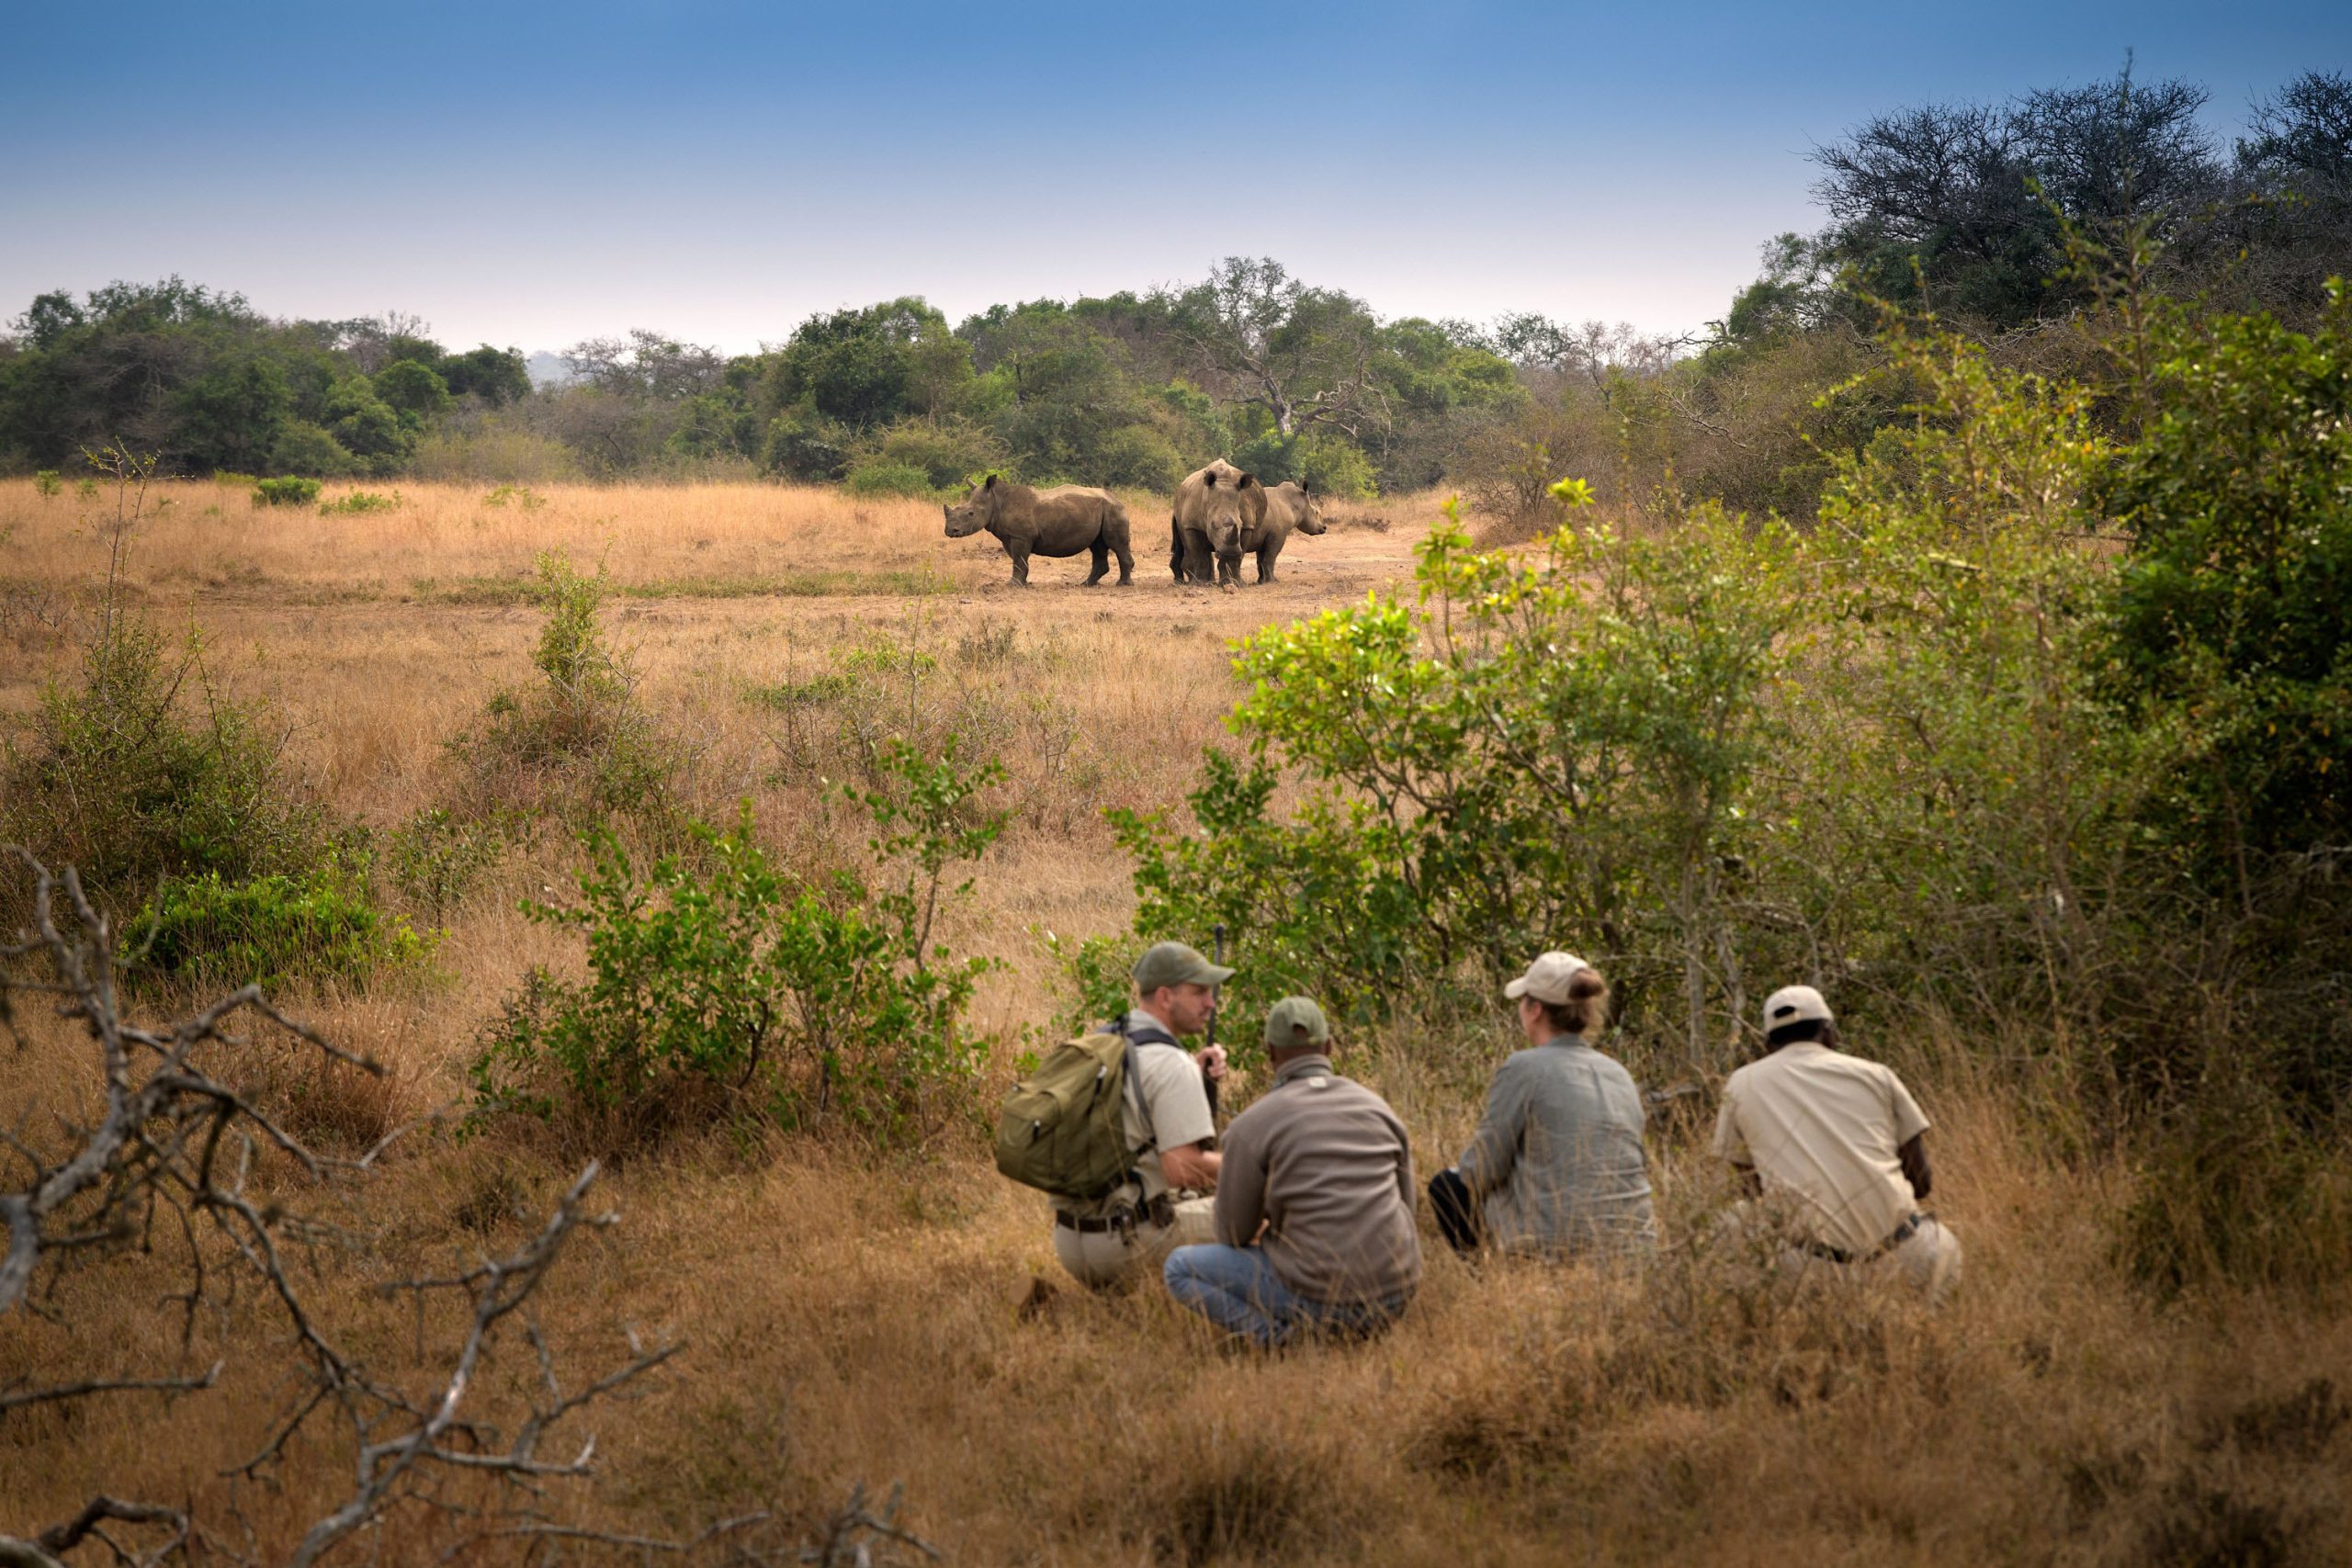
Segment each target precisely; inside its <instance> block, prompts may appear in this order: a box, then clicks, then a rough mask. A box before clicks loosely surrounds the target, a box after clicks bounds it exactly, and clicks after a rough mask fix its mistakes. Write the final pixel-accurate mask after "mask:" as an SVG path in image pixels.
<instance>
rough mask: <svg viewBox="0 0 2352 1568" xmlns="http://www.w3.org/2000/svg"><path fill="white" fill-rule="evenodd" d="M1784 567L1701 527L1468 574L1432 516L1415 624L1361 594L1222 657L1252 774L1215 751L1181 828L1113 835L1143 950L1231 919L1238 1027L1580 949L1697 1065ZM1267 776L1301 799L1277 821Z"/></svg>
mask: <svg viewBox="0 0 2352 1568" xmlns="http://www.w3.org/2000/svg"><path fill="white" fill-rule="evenodd" d="M1795 551H1796V543H1795V541H1794V540H1793V538H1792V536H1790V535H1789V534H1787V533H1786V532H1785V531H1783V530H1780V529H1778V528H1762V529H1756V528H1751V527H1749V526H1747V525H1745V524H1744V523H1742V522H1741V521H1740V520H1738V519H1735V518H1728V517H1724V516H1722V515H1721V514H1719V513H1713V512H1707V513H1700V514H1698V515H1695V516H1694V517H1692V518H1691V521H1690V522H1689V524H1688V525H1687V526H1685V527H1684V528H1683V529H1681V530H1679V531H1678V532H1677V533H1676V534H1675V535H1673V536H1670V537H1662V538H1657V539H1634V538H1627V537H1623V536H1618V535H1615V534H1613V533H1611V532H1609V531H1608V530H1605V529H1593V530H1590V531H1588V532H1586V533H1583V534H1578V533H1577V532H1574V531H1571V530H1566V529H1564V530H1562V531H1560V532H1559V533H1557V534H1555V535H1554V536H1552V537H1551V539H1550V540H1549V541H1548V543H1547V547H1546V549H1545V551H1544V553H1543V554H1542V555H1540V556H1535V557H1532V558H1530V557H1521V556H1517V555H1504V554H1493V555H1481V554H1478V553H1476V552H1475V551H1474V550H1472V549H1471V547H1470V545H1469V539H1468V536H1466V535H1465V534H1464V532H1463V531H1462V528H1461V526H1460V524H1459V520H1458V516H1457V515H1455V514H1453V513H1451V512H1450V513H1449V515H1448V517H1447V519H1446V520H1445V521H1444V522H1443V523H1442V524H1441V525H1439V526H1438V527H1437V528H1435V529H1434V530H1433V531H1432V532H1431V533H1430V537H1429V538H1428V540H1427V541H1426V542H1425V543H1424V544H1423V545H1422V546H1420V547H1419V564H1418V566H1417V568H1416V571H1415V577H1416V580H1417V582H1418V584H1419V591H1418V601H1419V602H1418V604H1408V603H1407V602H1404V601H1402V600H1399V599H1396V598H1387V597H1382V596H1378V595H1374V596H1373V597H1372V598H1370V599H1368V600H1367V601H1366V602H1365V603H1364V604H1361V605H1357V606H1352V607H1350V608H1346V609H1339V610H1330V611H1326V612H1324V613H1322V614H1320V615H1316V616H1314V617H1312V618H1311V619H1308V620H1306V621H1304V622H1300V623H1298V624H1296V625H1295V626H1289V627H1287V628H1278V629H1272V630H1268V631H1265V632H1261V633H1260V634H1258V635H1257V636H1255V637H1251V638H1249V639H1248V640H1246V641H1245V642H1244V643H1242V644H1241V645H1240V648H1239V651H1238V656H1237V658H1236V660H1235V669H1236V671H1237V672H1238V674H1239V675H1240V676H1241V677H1242V678H1243V680H1244V681H1245V682H1248V683H1249V687H1250V694H1249V695H1248V696H1246V697H1245V698H1244V699H1243V700H1242V702H1241V703H1240V704H1239V705H1238V707H1237V708H1236V709H1235V711H1234V714H1233V716H1232V718H1231V720H1230V724H1231V726H1232V728H1234V729H1235V730H1236V732H1237V733H1238V734H1239V735H1241V736H1242V737H1243V739H1245V740H1247V741H1248V742H1249V744H1250V747H1251V749H1252V750H1253V751H1254V752H1255V753H1256V754H1257V756H1258V759H1259V760H1258V761H1257V762H1256V763H1255V764H1254V765H1252V766H1251V767H1250V768H1248V769H1247V770H1244V769H1243V768H1242V767H1241V766H1240V765H1239V764H1238V763H1237V762H1235V761H1231V760H1229V759H1226V758H1222V757H1219V756H1216V755H1215V754H1212V755H1211V757H1210V758H1209V760H1208V762H1207V767H1206V773H1205V776H1204V782H1203V784H1202V786H1201V788H1200V789H1199V790H1198V791H1196V792H1195V793H1194V795H1193V812H1194V815H1195V817H1196V818H1197V819H1198V823H1199V829H1200V830H1199V831H1198V832H1197V833H1194V832H1177V831H1171V830H1170V828H1169V827H1168V825H1167V824H1166V823H1165V822H1163V821H1162V820H1160V819H1159V818H1156V817H1136V816H1132V815H1126V814H1114V823H1115V824H1116V826H1117V829H1118V831H1119V835H1120V838H1121V840H1122V841H1123V842H1124V843H1125V845H1126V846H1127V848H1128V849H1129V850H1130V851H1131V852H1134V853H1136V856H1137V858H1138V870H1137V873H1136V891H1137V894H1138V896H1139V897H1140V900H1141V908H1140V909H1139V911H1138V915H1137V929H1138V930H1139V931H1141V932H1142V933H1143V934H1146V935H1151V936H1157V935H1162V934H1166V935H1184V936H1187V937H1188V938H1193V939H1196V938H1197V936H1198V933H1200V932H1201V931H1205V930H1207V929H1209V928H1210V927H1211V926H1213V925H1215V924H1216V923H1219V922H1222V923H1223V924H1225V925H1226V927H1227V930H1228V931H1230V932H1231V933H1232V935H1233V937H1234V939H1235V941H1236V942H1238V943H1239V944H1240V945H1241V947H1242V949H1243V950H1245V951H1247V952H1249V953H1250V966H1249V968H1248V969H1247V970H1246V971H1245V972H1244V976H1243V979H1242V980H1241V981H1238V982H1237V995H1238V997H1239V998H1241V1000H1242V1003H1243V1005H1244V1006H1245V1007H1246V1006H1254V1005H1257V1003H1258V1002H1259V1001H1261V1000H1271V999H1272V996H1273V995H1274V994H1279V991H1280V990H1283V989H1291V988H1303V989H1307V990H1310V991H1312V992H1313V993H1315V994H1317V995H1319V996H1322V997H1325V998H1327V999H1329V1000H1332V1001H1335V1002H1336V1003H1338V1005H1340V1007H1341V1008H1342V1009H1343V1010H1346V1011H1349V1012H1351V1013H1356V1014H1359V1015H1361V1014H1363V1013H1364V1012H1367V1011H1376V1010H1379V1009H1381V1008H1382V1007H1384V1006H1385V1003H1386V999H1387V998H1395V997H1399V996H1403V995H1406V994H1408V993H1413V992H1419V993H1421V994H1423V995H1430V994H1432V993H1438V992H1442V991H1443V990H1445V989H1446V988H1447V987H1451V986H1453V985H1454V984H1455V983H1457V981H1459V980H1460V979H1462V978H1464V977H1466V976H1476V980H1477V984H1478V986H1479V987H1480V988H1481V989H1483V988H1484V987H1485V985H1486V984H1487V982H1489V981H1491V980H1492V979H1493V978H1494V977H1495V976H1499V975H1501V974H1504V973H1506V972H1509V971H1512V970H1515V969H1516V968H1517V967H1519V966H1520V965H1522V964H1524V963H1525V962H1526V955H1527V954H1528V953H1532V952H1535V951H1539V950H1540V949H1542V948H1544V947H1546V946H1551V945H1555V944H1556V943H1557V942H1559V941H1562V940H1566V937H1565V936H1564V935H1563V934H1562V933H1568V932H1574V933H1577V935H1576V939H1575V940H1577V942H1580V943H1583V944H1584V946H1583V947H1582V948H1581V949H1580V951H1587V952H1600V953H1607V954H1610V955H1611V959H1612V974H1611V978H1612V981H1613V982H1614V983H1615V984H1616V985H1617V986H1618V987H1619V994H1620V997H1621V998H1625V999H1627V1000H1629V1001H1631V1002H1633V1003H1634V1004H1635V1007H1636V1010H1637V1011H1638V1010H1640V1009H1641V1008H1643V1007H1646V1008H1648V1009H1650V1010H1654V1012H1655V1014H1656V1015H1657V1016H1658V1017H1660V1018H1662V1019H1672V1018H1676V1017H1677V1015H1678V1014H1679V1016H1680V1021H1681V1022H1682V1025H1683V1032H1685V1034H1686V1036H1687V1037H1689V1038H1690V1040H1691V1049H1692V1050H1693V1052H1694V1053H1695V1052H1698V1051H1700V1050H1701V1048H1702V1045H1703V1044H1704V1043H1705V1041H1706V1039H1707V1038H1709V1036H1710V1033H1711V1031H1712V1021H1711V1020H1710V1019H1709V1018H1708V1017H1707V1016H1706V1008H1705V1005H1704V1004H1705V1003H1706V1002H1707V1001H1708V1000H1709V999H1710V998H1711V995H1712V992H1711V988H1710V987H1709V986H1708V985H1707V984H1706V983H1705V982H1704V979H1703V976H1706V975H1707V974H1708V973H1710V972H1711V971H1712V969H1713V966H1714V965H1715V964H1716V962H1717V953H1716V947H1717V944H1718V941H1719V939H1720V937H1721V936H1722V934H1723V932H1724V922H1725V920H1726V919H1727V917H1728V908H1729V899H1730V893H1729V890H1728V889H1727V887H1726V886H1725V877H1726V872H1725V867H1726V865H1727V864H1729V863H1733V862H1736V860H1738V859H1739V857H1740V856H1741V855H1742V854H1743V853H1744V852H1746V851H1747V840H1748V838H1749V836H1750V835H1751V833H1752V829H1753V824H1752V820H1751V818H1750V817H1749V815H1748V812H1747V804H1748V791H1749V788H1750V784H1751V781H1752V780H1753V778H1754V776H1755V773H1756V770H1757V768H1758V764H1759V762H1760V761H1762V760H1763V758H1764V757H1765V756H1766V755H1767V754H1768V748H1769V746H1770V742H1771V741H1772V739H1774V737H1775V730H1774V728H1773V725H1772V722H1771V720H1770V717H1769V716H1768V715H1767V714H1766V713H1765V712H1764V711H1763V709H1762V706H1761V704H1760V700H1759V699H1760V697H1761V695H1762V694H1763V692H1764V690H1765V688H1766V687H1767V685H1768V683H1769V682H1770V681H1771V680H1772V679H1773V678H1774V677H1775V676H1776V675H1777V674H1778V672H1779V666H1778V663H1777V660H1776V658H1775V651H1774V650H1775V647H1776V641H1777V639H1778V638H1779V637H1780V636H1781V633H1782V632H1783V631H1785V630H1786V629H1787V628H1788V627H1789V626H1790V623H1791V619H1792V598H1791V584H1792V576H1791V568H1792V557H1793V556H1794V554H1795ZM1277 760H1279V761H1285V762H1287V763H1289V764H1290V765H1292V766H1294V767H1295V768H1296V769H1298V770H1299V772H1300V773H1302V775H1303V777H1304V780H1305V782H1306V784H1307V786H1308V787H1307V789H1306V794H1305V795H1304V796H1303V798H1302V800H1301V802H1300V804H1299V806H1298V807H1297V808H1296V809H1295V812H1294V813H1293V814H1292V815H1291V817H1290V818H1289V819H1288V820H1286V821H1277V820H1275V819H1273V818H1272V817H1271V815H1270V812H1269V807H1270V804H1271V802H1272V796H1273V792H1274V789H1275V785H1276V782H1277V778H1278V774H1277V773H1276V772H1275V769H1274V767H1273V762H1274V761H1277ZM1694 975H1696V976H1702V980H1701V982H1700V983H1699V989H1698V993H1697V997H1696V999H1695V1000H1694V999H1693V998H1691V994H1690V987H1691V976H1694ZM1261 990H1262V991H1265V992H1266V993H1267V994H1266V996H1264V997H1263V998H1261V997H1260V996H1259V995H1258V993H1259V992H1260V991H1261Z"/></svg>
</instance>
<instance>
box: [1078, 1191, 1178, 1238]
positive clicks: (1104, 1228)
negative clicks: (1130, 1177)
mask: <svg viewBox="0 0 2352 1568" xmlns="http://www.w3.org/2000/svg"><path fill="white" fill-rule="evenodd" d="M1175 1223H1176V1205H1175V1201H1174V1200H1172V1199H1170V1197H1169V1196H1168V1195H1167V1194H1166V1193H1164V1192H1163V1193H1161V1194H1160V1195H1159V1197H1157V1198H1154V1199H1153V1200H1152V1201H1150V1202H1148V1203H1147V1204H1145V1205H1144V1206H1143V1207H1142V1208H1141V1209H1139V1210H1138V1209H1121V1210H1119V1211H1117V1212H1116V1213H1109V1214H1104V1215H1103V1216H1101V1217H1100V1218H1093V1217H1091V1216H1084V1217H1082V1216H1080V1215H1078V1214H1073V1213H1069V1211H1068V1210H1066V1209H1056V1210H1055V1211H1054V1224H1057V1225H1059V1226H1061V1227H1062V1229H1064V1230H1070V1231H1076V1232H1077V1233H1078V1234H1079V1235H1119V1234H1122V1233H1124V1232H1126V1231H1131V1230H1135V1229H1136V1228H1138V1227H1139V1226H1143V1225H1149V1226H1151V1227H1152V1228H1153V1229H1154V1230H1159V1229H1161V1228H1163V1227H1165V1226H1168V1225H1172V1224H1175Z"/></svg>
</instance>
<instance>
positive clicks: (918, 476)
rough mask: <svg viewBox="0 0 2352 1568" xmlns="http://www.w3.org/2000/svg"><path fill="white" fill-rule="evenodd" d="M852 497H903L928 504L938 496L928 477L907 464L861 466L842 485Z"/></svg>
mask: <svg viewBox="0 0 2352 1568" xmlns="http://www.w3.org/2000/svg"><path fill="white" fill-rule="evenodd" d="M844 483H845V485H846V488H847V489H848V491H849V492H850V494H852V495H880V496H906V497H910V498H912V499H916V500H922V501H928V500H931V499H933V497H935V496H936V495H937V494H938V487H937V486H935V485H933V483H932V482H931V476H930V475H929V474H927V473H925V472H924V471H923V470H922V469H921V468H916V467H915V466H914V465H913V464H911V463H889V462H878V461H877V462H865V463H860V464H858V465H857V466H856V467H854V468H851V469H850V471H849V478H848V479H847V480H846V481H844Z"/></svg>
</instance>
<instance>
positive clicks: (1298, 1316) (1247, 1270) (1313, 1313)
mask: <svg viewBox="0 0 2352 1568" xmlns="http://www.w3.org/2000/svg"><path fill="white" fill-rule="evenodd" d="M1160 1274H1161V1276H1162V1277H1163V1278H1164V1279H1166V1280H1167V1281H1168V1293H1169V1294H1170V1295H1171V1296H1173V1297H1175V1298H1176V1299H1177V1300H1178V1301H1179V1302H1181V1303H1183V1304H1184V1305H1186V1306H1188V1307H1190V1308H1192V1309H1193V1311H1194V1312H1197V1313H1199V1314H1201V1315H1202V1316H1203V1317H1205V1318H1207V1319H1208V1320H1209V1321H1210V1322H1211V1323H1214V1324H1216V1325H1217V1326H1218V1327H1219V1328H1222V1329H1225V1330H1227V1331H1228V1332H1230V1333H1234V1334H1238V1335H1242V1336H1244V1337H1247V1338H1249V1339H1250V1341H1251V1342H1253V1343H1255V1344H1257V1345H1259V1346H1260V1347H1261V1348H1268V1349H1271V1348H1273V1347H1275V1346H1277V1345H1282V1344H1284V1343H1286V1342H1288V1341H1289V1339H1290V1338H1291V1337H1292V1336H1293V1335H1295V1334H1296V1333H1298V1332H1299V1330H1301V1329H1336V1330H1339V1331H1340V1332H1342V1333H1351V1334H1370V1333H1373V1332H1374V1331H1376V1330H1379V1329H1382V1328H1385V1327H1387V1326H1388V1325H1390V1324H1391V1323H1393V1322H1395V1321H1396V1320H1397V1316H1398V1315H1399V1314H1402V1313H1403V1312H1404V1310H1405V1303H1406V1302H1407V1301H1408V1300H1410V1299H1411V1292H1398V1293H1397V1294H1396V1295H1394V1296H1387V1297H1383V1298H1381V1299H1380V1300H1377V1301H1351V1302H1338V1303H1324V1302H1317V1301H1309V1300H1308V1299H1307V1298H1306V1297H1305V1296H1302V1295H1300V1294H1298V1293H1297V1292H1295V1291H1293V1290H1292V1289H1291V1288H1290V1287H1289V1286H1288V1285H1285V1284H1283V1281H1282V1277H1281V1276H1280V1275H1278V1274H1276V1273H1275V1272H1274V1266H1273V1264H1272V1262H1271V1261H1270V1260H1269V1259H1268V1258H1267V1257H1266V1254H1265V1251H1264V1249H1263V1248H1261V1247H1223V1246H1216V1245H1211V1246H1205V1247H1178V1248H1177V1249H1176V1250H1175V1251H1173V1252H1171V1253H1170V1254H1169V1255H1168V1261H1167V1262H1166V1263H1164V1264H1162V1265H1161V1266H1160Z"/></svg>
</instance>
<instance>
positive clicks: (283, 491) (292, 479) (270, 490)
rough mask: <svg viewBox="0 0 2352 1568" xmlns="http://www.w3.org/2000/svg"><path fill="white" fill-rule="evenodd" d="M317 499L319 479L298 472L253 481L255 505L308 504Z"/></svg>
mask: <svg viewBox="0 0 2352 1568" xmlns="http://www.w3.org/2000/svg"><path fill="white" fill-rule="evenodd" d="M318 499H319V481H318V480H316V479H304V478H303V477H302V476H300V475H299V474H288V475H286V476H285V477H284V478H282V479H256V480H254V505H255V506H308V505H310V504H311V502H315V501H317V500H318Z"/></svg>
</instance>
